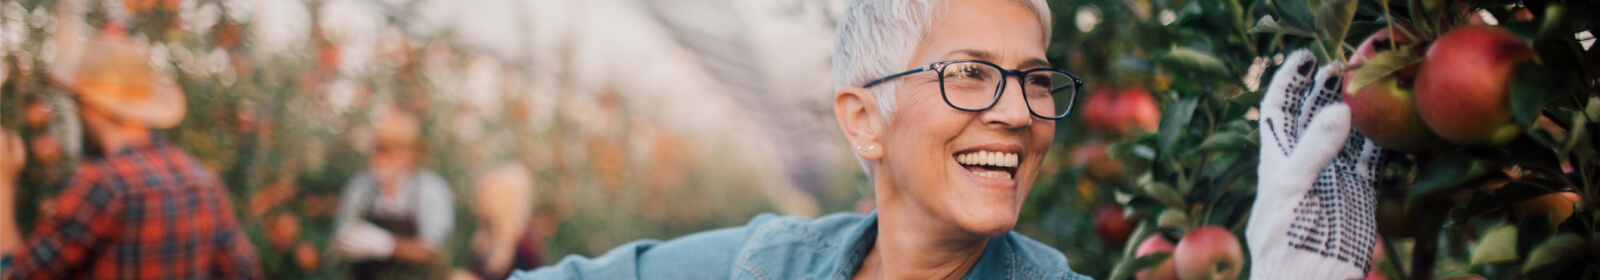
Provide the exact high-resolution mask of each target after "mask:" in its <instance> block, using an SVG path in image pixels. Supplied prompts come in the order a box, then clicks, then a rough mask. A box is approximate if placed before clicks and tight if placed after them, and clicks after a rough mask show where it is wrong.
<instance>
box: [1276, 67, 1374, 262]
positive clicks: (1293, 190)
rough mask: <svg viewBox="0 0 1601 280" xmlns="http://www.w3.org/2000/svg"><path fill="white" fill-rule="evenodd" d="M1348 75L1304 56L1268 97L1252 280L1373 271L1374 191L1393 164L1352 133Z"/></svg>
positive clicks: (1281, 72) (1284, 73) (1281, 71)
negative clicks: (1346, 101) (1344, 91)
mask: <svg viewBox="0 0 1601 280" xmlns="http://www.w3.org/2000/svg"><path fill="white" fill-rule="evenodd" d="M1338 68H1339V66H1327V67H1322V68H1321V69H1319V67H1318V66H1317V59H1316V58H1315V57H1313V56H1312V54H1311V53H1310V52H1307V51H1305V50H1302V51H1297V52H1295V53H1292V54H1290V55H1289V57H1287V58H1285V60H1284V65H1283V66H1281V67H1280V68H1279V70H1278V73H1275V74H1274V75H1273V81H1272V83H1271V84H1269V86H1268V89H1267V92H1266V93H1265V95H1264V96H1263V98H1262V105H1261V107H1259V110H1260V112H1261V120H1260V122H1259V129H1260V133H1261V134H1262V142H1261V145H1262V150H1261V157H1262V161H1261V165H1260V166H1259V167H1258V169H1257V176H1258V177H1257V193H1256V202H1255V204H1254V205H1253V206H1252V207H1251V216H1250V217H1251V218H1250V221H1249V223H1250V224H1249V225H1248V226H1247V227H1246V230H1245V239H1246V244H1247V245H1248V246H1249V247H1250V251H1251V263H1252V264H1251V267H1252V270H1251V279H1298V280H1307V279H1361V278H1363V277H1364V276H1365V275H1366V274H1367V271H1368V270H1369V269H1371V267H1372V261H1371V260H1370V259H1369V255H1370V253H1371V252H1372V251H1373V246H1374V240H1375V238H1374V237H1375V236H1376V235H1377V229H1376V227H1375V226H1374V225H1375V223H1374V221H1373V213H1374V212H1373V210H1374V206H1375V205H1376V203H1377V201H1376V199H1377V197H1376V196H1374V193H1375V192H1374V185H1375V184H1376V183H1377V181H1378V175H1379V174H1378V171H1379V170H1381V169H1382V168H1383V167H1384V164H1385V163H1386V162H1387V161H1386V159H1385V158H1384V153H1383V151H1382V150H1380V148H1379V147H1378V146H1377V145H1375V144H1373V141H1370V140H1367V138H1365V137H1362V135H1361V134H1360V133H1357V132H1356V131H1352V130H1351V110H1350V108H1348V107H1346V106H1345V104H1344V103H1341V102H1340V98H1341V96H1342V94H1341V92H1342V88H1343V87H1344V83H1342V82H1341V80H1340V77H1338V76H1331V74H1333V75H1338V73H1340V72H1342V71H1341V70H1340V69H1338Z"/></svg>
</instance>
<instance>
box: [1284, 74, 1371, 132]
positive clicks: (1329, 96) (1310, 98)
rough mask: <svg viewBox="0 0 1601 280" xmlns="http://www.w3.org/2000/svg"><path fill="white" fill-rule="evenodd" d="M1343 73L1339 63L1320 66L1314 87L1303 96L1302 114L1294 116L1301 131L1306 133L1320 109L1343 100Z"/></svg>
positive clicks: (1314, 76) (1315, 76)
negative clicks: (1341, 77)
mask: <svg viewBox="0 0 1601 280" xmlns="http://www.w3.org/2000/svg"><path fill="white" fill-rule="evenodd" d="M1342 73H1344V71H1341V70H1340V67H1339V66H1338V64H1334V65H1328V66H1323V67H1322V68H1319V69H1318V71H1317V74H1315V75H1313V76H1312V87H1311V88H1309V89H1308V90H1307V91H1306V92H1305V93H1304V94H1306V95H1305V96H1304V97H1303V98H1301V110H1300V111H1299V112H1300V114H1299V115H1296V116H1294V117H1295V123H1296V124H1297V125H1298V126H1296V127H1297V128H1299V130H1300V131H1301V133H1306V132H1305V131H1306V130H1307V126H1310V125H1312V118H1313V117H1314V116H1317V115H1318V111H1319V110H1322V109H1323V107H1326V106H1329V104H1334V103H1338V102H1340V101H1341V100H1342V97H1343V96H1342V94H1341V93H1343V92H1344V91H1343V90H1342V89H1344V88H1345V86H1344V85H1345V83H1343V82H1341V81H1342V80H1341V79H1340V75H1342ZM1298 139H1299V138H1298ZM1340 139H1345V138H1340ZM1358 144H1360V143H1358Z"/></svg>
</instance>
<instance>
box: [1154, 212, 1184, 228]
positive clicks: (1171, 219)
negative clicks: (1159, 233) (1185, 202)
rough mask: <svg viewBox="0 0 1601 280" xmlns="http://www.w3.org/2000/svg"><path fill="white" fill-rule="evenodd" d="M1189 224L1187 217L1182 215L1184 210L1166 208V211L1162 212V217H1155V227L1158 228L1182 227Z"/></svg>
mask: <svg viewBox="0 0 1601 280" xmlns="http://www.w3.org/2000/svg"><path fill="white" fill-rule="evenodd" d="M1189 223H1190V218H1189V216H1188V215H1186V214H1184V209H1180V208H1168V209H1167V210H1162V215H1158V216H1156V226H1158V227H1184V225H1188V224H1189Z"/></svg>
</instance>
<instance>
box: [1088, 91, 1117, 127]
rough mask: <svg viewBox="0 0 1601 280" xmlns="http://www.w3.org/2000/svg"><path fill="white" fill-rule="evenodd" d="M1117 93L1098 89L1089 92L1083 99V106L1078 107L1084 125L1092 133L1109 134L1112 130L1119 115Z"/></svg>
mask: <svg viewBox="0 0 1601 280" xmlns="http://www.w3.org/2000/svg"><path fill="white" fill-rule="evenodd" d="M1116 94H1117V91H1116V90H1113V89H1112V88H1111V87H1100V88H1096V89H1095V90H1093V91H1090V94H1089V96H1087V97H1085V100H1084V105H1081V106H1079V107H1078V109H1080V110H1083V111H1082V112H1083V114H1084V115H1083V116H1081V117H1080V119H1081V120H1083V122H1084V125H1085V126H1086V127H1089V129H1090V130H1093V131H1101V132H1109V131H1112V129H1113V128H1114V126H1113V124H1112V123H1113V122H1114V121H1115V120H1116V119H1117V115H1119V114H1121V113H1119V112H1118V111H1120V110H1119V108H1118V107H1117V96H1116Z"/></svg>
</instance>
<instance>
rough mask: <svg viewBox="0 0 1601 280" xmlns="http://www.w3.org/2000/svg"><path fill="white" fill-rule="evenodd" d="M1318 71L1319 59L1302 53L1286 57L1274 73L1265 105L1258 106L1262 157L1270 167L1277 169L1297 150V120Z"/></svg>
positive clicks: (1298, 128)
mask: <svg viewBox="0 0 1601 280" xmlns="http://www.w3.org/2000/svg"><path fill="white" fill-rule="evenodd" d="M1316 70H1317V58H1316V57H1313V56H1312V52H1308V51H1306V50H1300V51H1296V52H1294V53H1291V54H1290V55H1289V56H1288V57H1286V58H1285V59H1284V64H1282V65H1281V66H1279V70H1278V71H1277V72H1274V74H1273V80H1272V82H1270V83H1269V84H1268V87H1267V92H1266V93H1264V95H1263V96H1262V105H1260V106H1258V108H1259V109H1260V110H1258V111H1259V112H1261V116H1262V117H1261V122H1260V124H1259V127H1258V129H1259V130H1261V131H1262V151H1261V155H1262V160H1263V162H1264V163H1268V164H1269V165H1268V166H1273V165H1275V164H1276V163H1277V162H1278V160H1279V159H1282V158H1284V157H1286V156H1289V154H1290V151H1292V150H1294V149H1295V142H1296V138H1297V137H1296V134H1298V132H1299V131H1300V128H1301V125H1300V124H1299V123H1297V122H1296V120H1295V118H1296V116H1299V115H1301V104H1302V101H1303V99H1304V98H1305V95H1306V92H1307V91H1308V90H1309V89H1311V87H1312V75H1313V73H1314V72H1315V71H1316Z"/></svg>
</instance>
